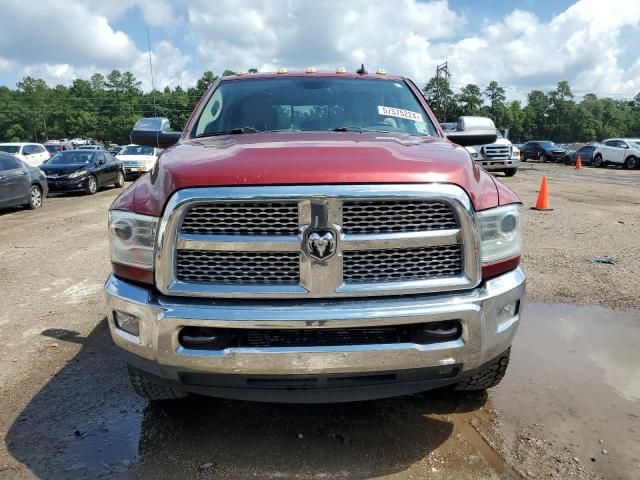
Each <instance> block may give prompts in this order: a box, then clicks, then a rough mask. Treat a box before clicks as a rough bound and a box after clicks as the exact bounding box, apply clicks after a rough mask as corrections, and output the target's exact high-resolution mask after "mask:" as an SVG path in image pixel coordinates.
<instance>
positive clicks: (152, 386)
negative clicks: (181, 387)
mask: <svg viewBox="0 0 640 480" xmlns="http://www.w3.org/2000/svg"><path fill="white" fill-rule="evenodd" d="M128 369H129V380H130V381H131V386H132V387H133V390H134V391H135V392H136V393H137V394H138V395H140V396H141V397H142V398H144V399H146V400H151V401H152V400H175V399H178V398H185V397H187V396H188V395H187V394H186V393H184V392H179V391H177V390H174V389H173V388H171V387H170V386H168V385H165V384H163V383H160V382H154V381H153V380H151V379H149V378H147V377H146V376H144V375H142V374H141V373H140V371H139V370H136V369H135V368H133V367H131V366H128Z"/></svg>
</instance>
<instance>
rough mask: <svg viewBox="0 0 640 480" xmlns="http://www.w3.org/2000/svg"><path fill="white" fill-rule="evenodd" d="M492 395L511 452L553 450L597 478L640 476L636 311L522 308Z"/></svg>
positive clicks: (533, 465)
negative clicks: (508, 356) (503, 374)
mask: <svg viewBox="0 0 640 480" xmlns="http://www.w3.org/2000/svg"><path fill="white" fill-rule="evenodd" d="M491 399H492V403H493V406H494V407H495V409H496V410H497V412H498V415H499V418H500V421H501V433H502V435H503V436H504V437H505V438H506V439H507V440H508V441H509V442H510V447H509V448H510V450H511V452H512V453H517V450H518V446H519V445H518V444H520V446H522V444H525V445H528V446H529V447H530V448H529V450H534V449H538V450H540V452H538V455H544V454H545V450H546V451H550V450H552V449H554V448H558V449H561V450H564V451H565V452H566V453H567V456H568V457H569V461H573V462H574V463H575V464H577V465H580V466H581V467H582V468H583V469H584V470H585V471H593V472H596V473H597V474H599V475H601V476H602V477H604V478H616V479H623V478H628V479H637V478H640V313H639V312H626V313H625V312H619V311H612V310H609V309H605V308H600V307H576V306H573V305H547V304H535V303H533V304H529V305H527V307H526V310H525V315H524V319H523V321H522V323H521V325H520V330H519V332H518V335H517V336H516V340H515V342H514V346H513V349H512V357H511V364H510V366H509V371H508V373H507V376H506V378H505V380H504V381H503V383H502V384H501V385H500V386H499V387H498V388H496V389H494V390H493V391H492V392H491ZM533 457H534V456H532V457H531V458H529V459H528V464H526V465H524V469H525V470H526V469H529V470H530V471H532V472H536V470H537V468H538V466H539V465H538V463H537V460H536V459H535V458H533ZM521 460H522V458H521V459H520V461H521Z"/></svg>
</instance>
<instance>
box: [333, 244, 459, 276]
mask: <svg viewBox="0 0 640 480" xmlns="http://www.w3.org/2000/svg"><path fill="white" fill-rule="evenodd" d="M343 255H344V258H343V277H344V281H345V282H347V283H368V282H399V281H405V280H428V279H430V278H440V277H452V276H454V275H459V274H460V273H461V272H462V252H461V249H460V245H443V246H438V247H427V248H412V249H399V250H364V251H355V252H344V254H343Z"/></svg>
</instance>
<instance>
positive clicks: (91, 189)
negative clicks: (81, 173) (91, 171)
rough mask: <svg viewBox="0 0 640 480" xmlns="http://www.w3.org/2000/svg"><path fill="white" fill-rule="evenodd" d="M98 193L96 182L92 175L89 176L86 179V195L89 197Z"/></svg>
mask: <svg viewBox="0 0 640 480" xmlns="http://www.w3.org/2000/svg"><path fill="white" fill-rule="evenodd" d="M97 191H98V180H97V179H96V177H94V176H93V175H90V176H89V178H88V179H87V193H88V194H89V195H95V194H96V192H97Z"/></svg>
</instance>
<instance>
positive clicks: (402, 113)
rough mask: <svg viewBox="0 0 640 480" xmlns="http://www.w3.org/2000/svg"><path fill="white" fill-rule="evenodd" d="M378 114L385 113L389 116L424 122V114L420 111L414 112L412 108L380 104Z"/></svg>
mask: <svg viewBox="0 0 640 480" xmlns="http://www.w3.org/2000/svg"><path fill="white" fill-rule="evenodd" d="M378 114H380V115H385V116H387V117H398V118H406V119H407V120H413V121H414V122H424V120H423V119H422V114H420V113H418V112H412V111H411V110H403V109H401V108H393V107H384V106H382V105H378Z"/></svg>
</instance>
